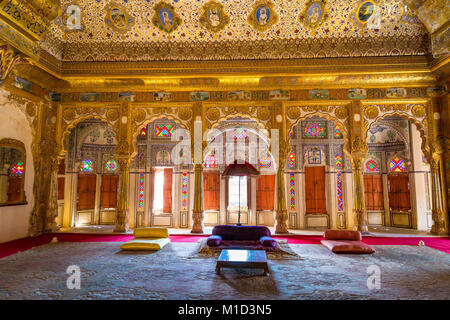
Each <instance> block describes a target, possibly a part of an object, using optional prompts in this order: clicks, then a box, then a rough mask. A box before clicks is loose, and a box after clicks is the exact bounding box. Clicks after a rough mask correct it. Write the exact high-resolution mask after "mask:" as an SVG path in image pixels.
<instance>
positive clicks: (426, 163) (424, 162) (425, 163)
mask: <svg viewBox="0 0 450 320" xmlns="http://www.w3.org/2000/svg"><path fill="white" fill-rule="evenodd" d="M422 163H423V164H424V165H426V166H427V165H428V160H427V158H425V155H424V154H423V152H422Z"/></svg>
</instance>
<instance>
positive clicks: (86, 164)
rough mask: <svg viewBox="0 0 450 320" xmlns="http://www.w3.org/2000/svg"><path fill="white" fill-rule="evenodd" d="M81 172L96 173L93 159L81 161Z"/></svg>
mask: <svg viewBox="0 0 450 320" xmlns="http://www.w3.org/2000/svg"><path fill="white" fill-rule="evenodd" d="M80 170H81V172H92V171H94V163H93V162H92V160H91V159H85V160H83V161H81V166H80Z"/></svg>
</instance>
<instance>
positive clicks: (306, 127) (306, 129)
mask: <svg viewBox="0 0 450 320" xmlns="http://www.w3.org/2000/svg"><path fill="white" fill-rule="evenodd" d="M326 135H327V125H326V123H325V122H305V123H303V137H304V138H325V137H326Z"/></svg>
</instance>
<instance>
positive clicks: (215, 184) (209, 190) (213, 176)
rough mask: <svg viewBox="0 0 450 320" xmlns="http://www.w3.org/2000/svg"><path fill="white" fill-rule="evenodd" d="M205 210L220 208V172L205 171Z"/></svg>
mask: <svg viewBox="0 0 450 320" xmlns="http://www.w3.org/2000/svg"><path fill="white" fill-rule="evenodd" d="M203 195H204V200H203V201H204V210H217V211H218V210H220V173H219V172H203Z"/></svg>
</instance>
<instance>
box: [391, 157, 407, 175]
mask: <svg viewBox="0 0 450 320" xmlns="http://www.w3.org/2000/svg"><path fill="white" fill-rule="evenodd" d="M389 169H390V171H391V172H405V169H406V168H405V161H403V159H401V158H399V157H395V158H393V159H392V160H391V162H389Z"/></svg>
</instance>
